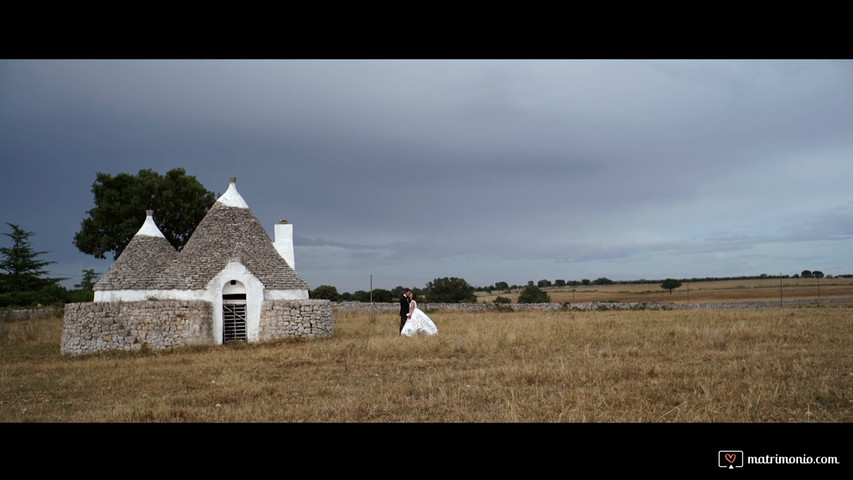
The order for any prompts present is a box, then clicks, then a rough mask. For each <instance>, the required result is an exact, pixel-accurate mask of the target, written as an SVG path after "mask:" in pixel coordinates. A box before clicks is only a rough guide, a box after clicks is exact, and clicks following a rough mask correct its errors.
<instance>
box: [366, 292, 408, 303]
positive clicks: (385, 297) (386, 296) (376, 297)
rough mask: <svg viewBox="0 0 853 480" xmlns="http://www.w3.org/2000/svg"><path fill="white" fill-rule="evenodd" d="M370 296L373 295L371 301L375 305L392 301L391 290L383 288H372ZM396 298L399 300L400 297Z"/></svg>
mask: <svg viewBox="0 0 853 480" xmlns="http://www.w3.org/2000/svg"><path fill="white" fill-rule="evenodd" d="M371 294H372V295H373V301H374V302H377V303H388V302H392V301H393V300H394V298H393V297H392V294H391V290H386V289H384V288H374V289H373V291H372V292H371ZM401 295H402V294H401ZM397 298H398V299H399V298H400V297H397Z"/></svg>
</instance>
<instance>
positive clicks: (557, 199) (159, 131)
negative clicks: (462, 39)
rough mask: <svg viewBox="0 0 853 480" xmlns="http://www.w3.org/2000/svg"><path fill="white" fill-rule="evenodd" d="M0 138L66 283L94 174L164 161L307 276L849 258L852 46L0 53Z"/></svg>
mask: <svg viewBox="0 0 853 480" xmlns="http://www.w3.org/2000/svg"><path fill="white" fill-rule="evenodd" d="M0 159H2V165H3V171H2V173H3V178H4V180H5V182H4V183H5V184H4V186H3V188H2V189H0V221H2V223H0V230H2V232H3V233H9V232H11V229H10V228H9V227H8V225H6V223H12V224H16V225H19V226H20V227H21V228H23V229H24V230H27V231H31V232H34V234H35V235H34V236H33V237H31V239H30V240H31V242H32V246H33V248H34V249H35V250H36V251H44V252H47V253H45V254H44V255H42V257H41V258H42V259H44V260H50V261H55V262H56V263H55V264H53V265H51V266H50V269H51V274H52V276H54V277H68V278H69V280H68V281H66V282H64V283H63V284H64V285H66V286H68V287H69V288H70V287H72V286H73V285H74V284H75V283H79V281H80V278H81V273H82V270H84V269H90V268H93V269H95V270H96V271H97V272H98V273H101V274H103V273H105V272H106V270H107V269H108V268H109V266H110V265H111V264H112V258H111V257H110V258H109V259H107V260H97V259H95V258H94V257H92V256H90V255H86V254H83V253H81V252H79V251H78V250H77V248H76V247H75V246H74V245H73V243H72V241H73V238H74V234H75V233H76V232H77V231H78V230H79V229H80V224H81V222H82V221H83V219H84V218H86V211H87V210H89V209H91V208H93V207H94V197H93V195H92V192H91V187H92V183H93V182H94V181H95V178H96V174H97V173H98V172H104V173H109V174H113V175H115V174H118V173H131V174H136V173H137V172H138V171H139V170H142V169H152V170H154V171H157V172H159V173H160V174H165V173H166V172H167V171H169V170H171V169H173V168H179V167H180V168H184V169H185V170H186V171H187V174H189V175H193V176H195V177H196V178H197V179H198V180H199V181H200V182H201V183H202V184H203V185H204V186H205V188H207V189H208V190H211V191H213V192H216V193H217V194H221V193H224V192H225V190H226V189H227V187H228V179H229V177H231V176H236V177H237V190H238V191H239V192H240V194H241V195H242V196H243V198H244V199H245V201H246V203H247V204H248V205H249V208H251V209H252V211H253V212H254V214H255V215H256V216H257V217H258V219H259V220H260V221H261V223H262V224H263V225H264V227H266V229H267V232H268V233H269V234H270V236H271V237H272V236H273V232H274V230H273V228H274V225H275V223H277V222H278V221H279V220H281V219H286V220H288V221H289V222H290V223H292V224H293V229H294V250H295V266H296V271H297V272H298V273H299V274H300V275H301V276H302V277H303V278H304V279H305V280H306V281H307V282H308V284H309V286H310V288H312V289H313V288H316V287H317V286H319V285H333V286H335V287H337V289H338V291H339V292H341V293H343V292H354V291H356V290H369V289H370V286H371V283H370V282H371V276H372V279H373V283H372V285H373V288H385V289H392V288H394V287H396V286H409V287H417V288H423V287H424V286H425V285H426V284H427V282H430V281H432V280H434V279H436V278H439V277H461V278H464V279H465V280H466V281H467V282H468V283H469V284H471V285H474V286H488V285H492V284H494V283H495V282H500V281H505V282H507V283H509V284H519V285H523V284H526V283H527V282H528V281H530V280H532V281H534V282H537V281H539V280H541V279H547V280H551V281H554V280H557V279H564V280H567V281H568V280H582V279H591V280H594V279H596V278H599V277H607V278H610V279H611V280H634V279H663V278H667V277H674V278H692V277H727V276H742V275H759V274H762V273H766V274H770V275H778V274H780V273H782V274H795V273H799V272H801V271H802V270H806V269H808V270H820V271H822V272H824V273H825V274H829V275H833V274H835V275H837V274H849V273H853V61H848V60H792V61H782V60H695V61H694V60H372V61H371V60H340V61H338V60H162V61H161V60H94V61H88V60H32V61H27V60H0ZM155 218H156V213H155ZM143 220H144V219H142V218H140V219H139V222H140V226H141V225H142V222H143ZM0 241H2V245H3V246H11V239H10V238H9V237H7V236H2V237H0Z"/></svg>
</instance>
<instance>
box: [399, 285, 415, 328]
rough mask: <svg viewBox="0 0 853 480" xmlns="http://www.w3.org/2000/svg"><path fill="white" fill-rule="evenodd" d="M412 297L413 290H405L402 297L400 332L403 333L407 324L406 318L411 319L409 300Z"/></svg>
mask: <svg viewBox="0 0 853 480" xmlns="http://www.w3.org/2000/svg"><path fill="white" fill-rule="evenodd" d="M411 297H412V290H411V289H409V288H407V289H405V290H403V296H402V297H400V333H403V326H405V325H406V320H408V319H409V300H411Z"/></svg>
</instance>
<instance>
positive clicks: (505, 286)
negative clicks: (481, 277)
mask: <svg viewBox="0 0 853 480" xmlns="http://www.w3.org/2000/svg"><path fill="white" fill-rule="evenodd" d="M495 289H496V290H509V284H507V283H506V282H495Z"/></svg>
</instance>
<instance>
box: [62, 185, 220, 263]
mask: <svg viewBox="0 0 853 480" xmlns="http://www.w3.org/2000/svg"><path fill="white" fill-rule="evenodd" d="M92 193H93V194H94V195H95V208H93V209H91V210H89V211H88V212H86V213H87V214H88V217H87V218H86V219H84V220H83V222H82V224H81V228H80V231H79V232H77V233H76V234H75V235H74V245H75V246H76V247H77V249H79V250H80V251H81V252H83V253H86V254H89V255H94V256H95V258H106V254H107V253H110V252H112V254H113V258H114V259H115V258H118V256H119V254H121V252H122V250H124V247H126V246H127V244H128V243H129V242H130V240H131V238H133V236H134V235H135V234H136V232H137V231H139V228H140V227H141V226H142V222H143V221H144V220H145V211H146V210H153V211H154V215H153V216H154V221H155V223H156V224H157V227H158V228H160V231H161V232H163V236H165V237H166V240H168V241H169V243H171V244H172V245H173V246H174V247H175V248H176V249H178V250H180V249H182V248H183V247H184V245H185V244H186V243H187V241H188V240H189V239H190V236H191V235H192V233H193V231H194V230H195V228H196V226H197V225H198V224H199V222H201V220H202V219H203V218H204V216H205V214H207V211H208V210H210V207H211V206H213V203H214V202H215V201H216V197H217V195H216V194H215V193H214V192H211V191H208V190H207V189H205V188H204V186H203V185H202V184H201V183H199V181H198V180H196V178H195V177H194V176H190V175H187V174H186V172H185V171H184V169H183V168H175V169H172V170H170V171H168V172H167V173H166V175H165V176H164V175H160V174H159V173H157V172H154V171H152V170H147V169H146V170H140V171H139V173H138V174H136V175H131V174H128V173H119V174H118V175H115V176H112V175H109V174H106V173H100V172H99V173H98V174H97V178H96V180H95V182H94V183H93V184H92Z"/></svg>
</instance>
